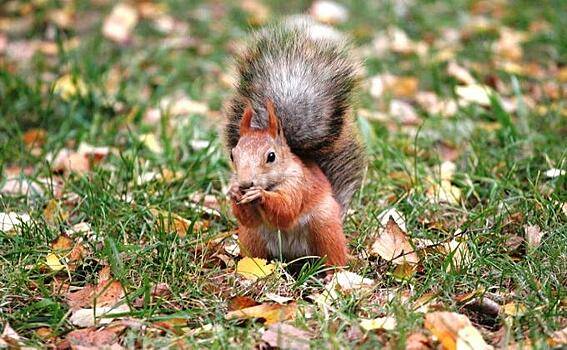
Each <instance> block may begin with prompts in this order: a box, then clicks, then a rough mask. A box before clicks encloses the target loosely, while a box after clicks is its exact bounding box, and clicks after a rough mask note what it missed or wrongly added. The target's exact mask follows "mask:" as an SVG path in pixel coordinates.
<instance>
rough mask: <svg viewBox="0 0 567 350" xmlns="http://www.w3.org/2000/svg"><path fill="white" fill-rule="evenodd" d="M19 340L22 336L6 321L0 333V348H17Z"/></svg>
mask: <svg viewBox="0 0 567 350" xmlns="http://www.w3.org/2000/svg"><path fill="white" fill-rule="evenodd" d="M21 340H22V337H21V336H20V335H19V334H18V333H17V332H16V331H15V330H14V329H13V328H12V327H11V326H10V324H9V323H8V322H6V323H5V324H4V330H3V331H2V334H1V335H0V348H9V349H12V348H13V349H19V348H20V341H21Z"/></svg>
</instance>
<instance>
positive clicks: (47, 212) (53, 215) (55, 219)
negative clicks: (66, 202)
mask: <svg viewBox="0 0 567 350" xmlns="http://www.w3.org/2000/svg"><path fill="white" fill-rule="evenodd" d="M43 217H44V218H45V221H46V222H47V223H48V224H50V225H52V226H57V225H59V224H61V223H62V222H64V221H66V220H67V219H68V218H69V213H68V212H67V211H66V210H65V209H64V208H63V207H62V206H61V202H59V201H58V200H57V199H51V200H50V201H49V202H47V206H46V207H45V209H44V210H43Z"/></svg>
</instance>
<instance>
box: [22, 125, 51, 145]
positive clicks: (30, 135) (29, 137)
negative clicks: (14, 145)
mask: <svg viewBox="0 0 567 350" xmlns="http://www.w3.org/2000/svg"><path fill="white" fill-rule="evenodd" d="M46 138H47V131H45V129H29V130H27V131H26V132H25V133H24V135H23V137H22V139H23V141H24V144H25V145H26V146H28V147H38V146H39V147H40V146H42V145H43V144H44V143H45V140H46Z"/></svg>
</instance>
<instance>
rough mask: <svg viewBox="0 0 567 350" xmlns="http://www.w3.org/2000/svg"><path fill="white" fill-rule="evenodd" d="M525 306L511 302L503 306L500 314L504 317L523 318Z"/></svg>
mask: <svg viewBox="0 0 567 350" xmlns="http://www.w3.org/2000/svg"><path fill="white" fill-rule="evenodd" d="M526 310H527V308H526V306H525V305H524V304H521V303H515V302H511V303H508V304H506V305H504V307H503V308H502V312H503V313H504V315H507V316H513V317H514V316H517V317H519V316H523V315H524V314H525V313H526Z"/></svg>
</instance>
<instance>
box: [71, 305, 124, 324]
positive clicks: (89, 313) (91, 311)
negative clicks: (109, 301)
mask: <svg viewBox="0 0 567 350" xmlns="http://www.w3.org/2000/svg"><path fill="white" fill-rule="evenodd" d="M130 311H131V310H130V307H129V306H128V304H122V305H119V306H96V307H94V308H87V309H78V310H75V311H73V313H72V314H71V316H70V317H69V322H71V323H72V324H74V325H75V326H77V327H81V328H87V327H94V326H98V325H103V324H109V323H110V322H112V321H114V320H115V319H116V318H118V317H123V316H122V315H120V314H124V313H128V312H130Z"/></svg>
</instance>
